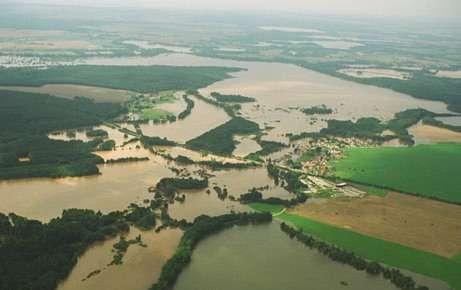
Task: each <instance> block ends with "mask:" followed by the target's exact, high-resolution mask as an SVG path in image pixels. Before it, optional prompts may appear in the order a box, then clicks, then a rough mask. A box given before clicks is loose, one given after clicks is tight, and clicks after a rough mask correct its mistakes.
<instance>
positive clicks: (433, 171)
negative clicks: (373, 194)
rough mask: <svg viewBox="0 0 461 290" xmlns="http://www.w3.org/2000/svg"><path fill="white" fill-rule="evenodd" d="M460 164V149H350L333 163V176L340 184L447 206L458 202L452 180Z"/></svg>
mask: <svg viewBox="0 0 461 290" xmlns="http://www.w3.org/2000/svg"><path fill="white" fill-rule="evenodd" d="M460 164H461V145H459V144H451V143H446V144H433V145H417V146H414V147H407V148H403V147H398V148H397V147H381V148H351V149H348V150H347V151H346V152H345V155H344V157H343V158H341V159H339V160H336V161H333V162H332V163H331V165H332V167H333V175H334V176H336V177H339V178H341V179H344V180H350V181H353V182H358V183H364V184H369V185H374V186H377V187H383V188H389V189H395V190H397V191H402V192H407V193H411V194H418V195H422V196H426V197H431V198H436V199H440V200H445V201H449V202H455V203H459V202H461V183H459V181H458V180H457V179H456V178H453V173H454V172H459V169H460Z"/></svg>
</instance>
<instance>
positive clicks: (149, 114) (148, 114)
mask: <svg viewBox="0 0 461 290" xmlns="http://www.w3.org/2000/svg"><path fill="white" fill-rule="evenodd" d="M170 116H174V115H173V114H172V113H170V112H167V111H165V110H161V109H156V108H149V109H143V110H142V111H141V116H140V117H141V120H153V121H166V120H167V119H168V117H170Z"/></svg>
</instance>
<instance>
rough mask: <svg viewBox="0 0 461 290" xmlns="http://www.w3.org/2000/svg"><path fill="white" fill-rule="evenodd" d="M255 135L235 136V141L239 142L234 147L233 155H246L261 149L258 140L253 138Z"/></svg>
mask: <svg viewBox="0 0 461 290" xmlns="http://www.w3.org/2000/svg"><path fill="white" fill-rule="evenodd" d="M253 137H254V136H238V135H237V136H234V141H236V142H237V143H238V144H237V146H236V148H235V149H234V152H232V155H235V156H238V157H245V156H247V155H248V154H250V153H254V152H256V151H259V150H261V146H259V144H258V142H256V141H255V140H253V139H252V138H253Z"/></svg>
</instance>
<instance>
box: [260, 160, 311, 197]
mask: <svg viewBox="0 0 461 290" xmlns="http://www.w3.org/2000/svg"><path fill="white" fill-rule="evenodd" d="M267 173H268V174H269V176H270V177H271V178H272V179H274V183H275V185H281V186H282V187H284V188H285V189H286V190H288V191H289V192H291V193H294V194H296V200H297V201H298V203H302V202H305V201H306V200H307V195H306V194H305V191H307V189H308V187H307V185H306V184H304V183H303V182H301V173H299V172H295V171H292V170H287V169H281V168H279V167H278V166H277V165H275V164H274V163H272V162H269V163H268V164H267Z"/></svg>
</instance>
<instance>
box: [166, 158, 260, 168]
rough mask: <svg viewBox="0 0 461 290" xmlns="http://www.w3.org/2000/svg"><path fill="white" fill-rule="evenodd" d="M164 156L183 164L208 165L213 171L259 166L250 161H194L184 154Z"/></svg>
mask: <svg viewBox="0 0 461 290" xmlns="http://www.w3.org/2000/svg"><path fill="white" fill-rule="evenodd" d="M164 157H165V158H167V159H169V160H172V161H175V162H177V163H178V164H182V165H192V164H198V165H203V166H207V167H209V168H210V169H211V170H213V171H217V170H226V169H246V168H252V167H256V166H259V165H258V164H256V163H249V162H246V163H243V162H241V163H231V162H219V161H217V160H200V161H194V160H192V159H190V158H189V157H187V156H184V155H178V156H177V157H172V156H164Z"/></svg>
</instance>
